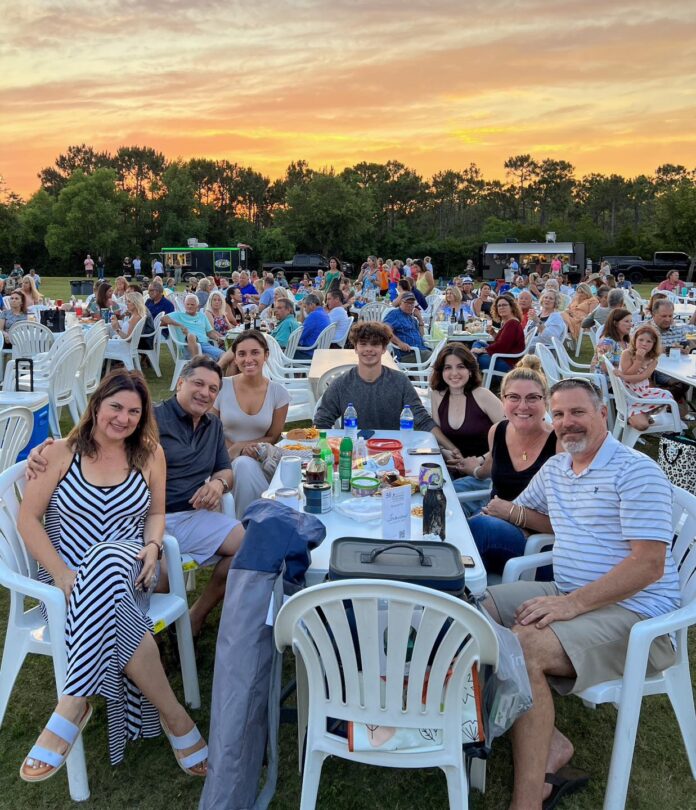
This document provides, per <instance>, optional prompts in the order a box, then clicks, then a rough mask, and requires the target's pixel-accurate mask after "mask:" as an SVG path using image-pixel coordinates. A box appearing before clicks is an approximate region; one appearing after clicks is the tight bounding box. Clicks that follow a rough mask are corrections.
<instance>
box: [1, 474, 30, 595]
mask: <svg viewBox="0 0 696 810" xmlns="http://www.w3.org/2000/svg"><path fill="white" fill-rule="evenodd" d="M26 465H27V463H26V461H22V462H20V463H19V464H14V465H13V466H12V467H9V468H8V469H7V470H5V471H4V472H2V473H0V560H2V562H3V563H5V565H6V566H7V567H8V568H9V569H10V571H12V572H14V573H15V574H19V575H20V576H25V577H30V578H31V579H36V572H37V570H38V566H37V564H36V562H35V560H34V559H33V558H32V557H31V556H30V554H29V552H28V551H27V550H26V548H25V546H24V542H23V540H22V538H21V537H20V536H19V532H18V531H17V519H18V518H19V507H20V504H21V496H22V493H23V492H24V487H25V485H26V481H25V479H24V471H25V469H26Z"/></svg>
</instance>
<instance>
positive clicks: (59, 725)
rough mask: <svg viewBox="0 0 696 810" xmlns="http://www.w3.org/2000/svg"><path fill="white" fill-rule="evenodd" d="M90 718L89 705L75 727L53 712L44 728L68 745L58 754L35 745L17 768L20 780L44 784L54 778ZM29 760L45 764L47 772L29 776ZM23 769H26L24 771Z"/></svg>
mask: <svg viewBox="0 0 696 810" xmlns="http://www.w3.org/2000/svg"><path fill="white" fill-rule="evenodd" d="M91 716H92V707H91V706H90V705H89V704H87V709H86V710H85V713H84V714H83V715H82V719H81V720H80V722H79V723H78V724H77V725H75V723H71V722H70V720H68V719H66V718H65V717H63V716H62V715H61V714H58V713H57V712H53V714H52V715H51V717H50V718H49V720H48V723H46V728H47V729H48V730H49V731H52V732H53V733H54V734H55V735H56V736H57V737H60V739H61V740H63V742H66V743H68V749H67V751H65V753H63V754H59V753H58V752H57V751H51V750H50V749H48V748H44V747H43V746H41V745H35V746H34V747H33V748H32V749H31V751H30V752H29V753H28V754H27V755H26V757H24V761H23V762H22V764H21V766H20V768H19V776H20V778H21V779H23V780H24V781H25V782H45V781H46V779H50V778H51V777H52V776H55V774H57V773H58V771H59V770H60V769H61V768H62V767H63V765H64V764H65V760H66V759H67V758H68V755H69V754H70V752H71V751H72V748H73V746H74V745H75V742H76V741H77V738H78V737H79V736H80V733H81V732H82V729H83V728H84V727H85V726H86V725H87V723H88V721H89V718H90V717H91ZM30 759H33V760H36V761H37V762H44V763H46V765H45V766H43V767H46V766H48V767H49V770H48V771H46V772H45V773H39V774H38V775H36V776H31V775H30V774H31V771H32V768H31V766H30V765H29V760H30ZM25 768H26V769H27V770H26V771H25ZM35 770H37V771H41V770H42V769H41V768H36V769H35Z"/></svg>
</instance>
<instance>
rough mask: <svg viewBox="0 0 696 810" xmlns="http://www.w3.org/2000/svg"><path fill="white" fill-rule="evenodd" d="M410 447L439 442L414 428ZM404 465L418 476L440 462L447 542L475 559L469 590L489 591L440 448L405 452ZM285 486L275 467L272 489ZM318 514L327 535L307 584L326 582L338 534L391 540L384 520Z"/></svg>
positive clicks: (380, 434) (418, 521)
mask: <svg viewBox="0 0 696 810" xmlns="http://www.w3.org/2000/svg"><path fill="white" fill-rule="evenodd" d="M327 434H328V435H329V436H343V431H341V430H329V431H327ZM375 437H376V438H384V439H398V438H400V434H399V431H398V430H380V431H377V432H376V434H375ZM411 446H412V447H414V448H417V447H422V448H435V449H437V442H436V441H435V438H434V437H433V435H432V433H428V432H427V431H414V434H413V439H412V440H411ZM403 458H404V464H405V466H406V475H407V476H409V477H412V478H416V477H418V471H419V469H420V465H421V464H423V463H426V462H435V463H439V464H440V465H441V467H442V470H443V473H444V477H445V486H444V493H445V497H446V499H447V515H446V537H445V540H446V542H448V543H451V544H452V545H454V546H456V547H457V548H458V549H459V551H460V552H461V554H462V555H468V556H469V557H471V558H472V559H473V560H474V567H473V568H467V569H466V585H467V587H468V588H469V590H470V591H471V592H472V593H473V594H476V595H481V594H482V593H483V592H484V591H485V590H486V569H485V568H484V567H483V563H482V562H481V557H480V556H479V553H478V550H477V548H476V544H475V543H474V540H473V537H472V536H471V531H470V530H469V524H468V523H467V521H466V518H465V517H464V513H463V512H462V508H461V506H460V504H459V500H458V499H457V494H456V492H455V491H454V487H453V486H452V481H451V479H450V477H449V474H448V471H447V467H446V466H445V462H444V459H443V458H442V456H441V455H440V452H439V450H437V453H436V454H433V455H427V456H411V455H408V453H407V452H406V450H405V449H404V451H403ZM280 487H282V484H281V482H280V473H279V470H276V473H275V475H274V476H273V480H272V481H271V484H270V489H271V490H274V489H278V488H280ZM338 497H339V499H340V500H345V499H347V498H350V497H351V496H350V494H349V493H341V494H340V495H339V496H338ZM422 503H423V499H422V497H421V496H420V495H414V496H413V498H412V499H411V506H412V507H413V506H420V505H422ZM317 517H318V518H319V519H320V520H321V521H322V523H323V524H324V525H325V526H326V538H325V539H324V542H323V543H322V544H321V545H320V546H319V547H318V548H316V549H315V550H314V551H313V552H312V562H311V565H310V567H309V569H308V571H307V584H308V585H318V584H319V583H320V582H323V580H324V578H325V577H326V574H327V573H328V570H329V558H330V556H331V545H332V543H333V541H334V540H336V539H337V538H339V537H368V538H371V539H374V540H382V539H389V538H383V537H382V524H381V521H376V522H373V523H359V522H357V521H356V520H351V518H349V517H346V516H344V515H342V514H341V513H340V512H337V511H336V510H334V509H332V510H331V511H330V512H327V513H326V514H324V515H317ZM422 537H423V532H422V518H420V517H412V518H411V539H412V540H419V539H422Z"/></svg>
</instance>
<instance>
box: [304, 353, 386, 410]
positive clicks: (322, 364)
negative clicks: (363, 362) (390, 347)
mask: <svg viewBox="0 0 696 810" xmlns="http://www.w3.org/2000/svg"><path fill="white" fill-rule="evenodd" d="M357 364H358V355H357V354H356V353H355V350H354V349H315V351H314V354H313V355H312V363H311V365H310V367H309V384H310V385H311V387H312V392H313V393H314V398H315V399H319V392H318V385H319V380H320V379H321V377H322V375H323V374H325V373H326V372H327V371H331V369H334V368H338V366H357ZM382 365H383V366H386V367H387V368H393V369H394V370H395V371H398V370H399V367H398V366H397V365H396V361H395V360H394V358H393V357H392V355H391V354H390V353H389V352H384V354H383V355H382Z"/></svg>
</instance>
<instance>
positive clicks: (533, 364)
mask: <svg viewBox="0 0 696 810" xmlns="http://www.w3.org/2000/svg"><path fill="white" fill-rule="evenodd" d="M515 382H532V383H534V384H535V385H538V386H539V389H540V390H541V393H542V394H543V395H544V399H548V398H549V384H548V382H547V380H546V375H545V374H544V372H543V371H542V370H541V360H540V359H539V358H538V357H537V356H536V355H535V354H525V356H524V357H523V358H522V359H521V360H520V362H519V363H518V364H517V365H516V366H515V368H513V369H512V371H508V373H507V374H506V375H505V376H504V377H503V382H502V383H501V385H500V396H501V397H504V396H505V393H506V391H507V389H508V387H509V386H510V385H511V384H512V383H515Z"/></svg>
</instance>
